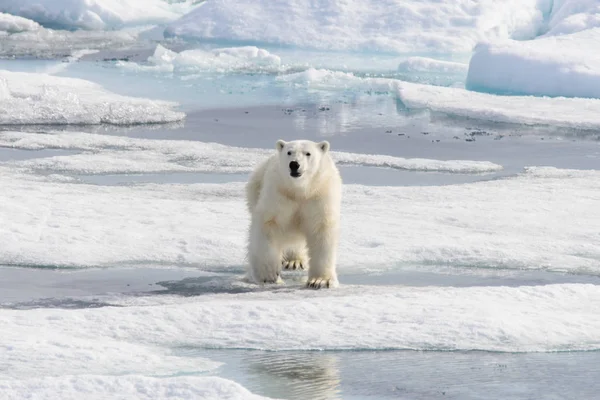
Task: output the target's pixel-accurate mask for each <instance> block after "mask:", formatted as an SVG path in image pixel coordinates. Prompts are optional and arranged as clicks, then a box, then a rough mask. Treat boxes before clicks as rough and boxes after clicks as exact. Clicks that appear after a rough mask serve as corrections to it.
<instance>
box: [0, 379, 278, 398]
mask: <svg viewBox="0 0 600 400" xmlns="http://www.w3.org/2000/svg"><path fill="white" fill-rule="evenodd" d="M0 391H1V392H2V396H3V397H4V398H6V399H22V398H28V397H31V394H32V393H35V398H36V399H38V400H53V399H57V398H60V399H61V400H80V399H82V398H86V399H88V400H105V399H109V398H110V399H113V400H162V399H177V400H186V399H187V400H261V399H265V400H267V399H268V398H267V397H262V396H257V395H254V394H252V393H250V392H249V391H248V390H247V389H245V388H244V387H242V386H240V385H239V384H237V383H235V382H233V381H230V380H227V379H223V378H218V377H189V376H188V377H167V378H153V377H148V376H140V375H128V376H102V375H77V376H69V375H66V376H62V377H60V378H30V379H14V380H6V381H3V380H0Z"/></svg>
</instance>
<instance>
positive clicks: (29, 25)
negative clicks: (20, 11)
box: [0, 12, 41, 33]
mask: <svg viewBox="0 0 600 400" xmlns="http://www.w3.org/2000/svg"><path fill="white" fill-rule="evenodd" d="M40 28H41V26H40V25H39V24H38V23H37V22H34V21H32V20H30V19H27V18H22V17H17V16H14V15H10V14H5V13H1V12H0V31H4V32H8V33H15V32H25V31H37V30H38V29H40Z"/></svg>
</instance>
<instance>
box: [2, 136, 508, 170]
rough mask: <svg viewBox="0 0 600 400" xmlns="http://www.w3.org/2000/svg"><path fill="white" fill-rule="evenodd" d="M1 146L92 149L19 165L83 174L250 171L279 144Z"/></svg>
mask: <svg viewBox="0 0 600 400" xmlns="http://www.w3.org/2000/svg"><path fill="white" fill-rule="evenodd" d="M0 146H1V147H10V148H17V149H28V150H41V149H65V150H83V151H86V153H83V154H76V155H67V156H55V157H45V158H37V159H32V160H26V161H21V162H18V163H16V164H14V165H17V166H20V167H25V168H31V169H36V170H46V171H55V172H68V173H79V174H100V173H142V172H219V173H240V172H244V173H249V172H251V171H252V169H253V168H254V167H255V166H256V165H257V164H258V163H259V162H260V161H261V160H263V159H264V158H265V157H268V156H269V155H270V154H271V153H272V152H273V150H264V149H251V148H243V147H234V146H225V145H220V144H217V143H204V142H199V141H185V140H150V139H134V138H127V137H117V136H106V135H97V134H87V133H76V132H70V133H55V134H37V133H25V132H0ZM331 154H332V155H333V157H334V160H335V161H336V162H337V163H338V164H339V165H355V166H367V167H387V168H394V169H401V170H411V171H438V172H450V173H486V172H494V171H498V170H501V169H502V166H500V165H498V164H494V163H491V162H487V161H470V160H449V161H441V160H428V159H405V158H401V157H392V156H385V155H370V154H357V153H346V152H337V151H332V152H331Z"/></svg>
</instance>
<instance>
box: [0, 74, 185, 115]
mask: <svg viewBox="0 0 600 400" xmlns="http://www.w3.org/2000/svg"><path fill="white" fill-rule="evenodd" d="M175 106H176V104H174V103H169V102H165V101H157V100H149V99H141V98H134V97H127V96H121V95H117V94H114V93H111V92H109V91H107V90H105V89H104V88H102V86H100V85H98V84H96V83H93V82H89V81H85V80H82V79H76V78H63V77H56V76H52V75H48V74H38V73H25V72H9V71H3V70H0V125H21V124H53V125H55V124H57V125H64V124H102V123H104V124H116V125H124V124H141V123H165V122H173V121H179V120H182V119H183V118H185V114H184V113H182V112H178V111H175V110H174V107H175Z"/></svg>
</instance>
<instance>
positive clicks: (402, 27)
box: [165, 0, 551, 53]
mask: <svg viewBox="0 0 600 400" xmlns="http://www.w3.org/2000/svg"><path fill="white" fill-rule="evenodd" d="M550 3H551V2H550V1H541V2H540V1H538V0H509V1H493V0H476V1H471V0H458V1H453V2H443V3H441V2H434V1H402V0H384V1H381V0H367V1H365V0H319V1H314V2H309V3H307V2H306V1H303V0H284V1H278V2H275V3H274V2H272V1H269V0H259V1H256V0H232V1H226V2H225V1H210V0H209V1H206V2H205V3H204V4H202V5H200V6H199V7H198V8H197V9H195V10H194V11H192V12H190V13H189V14H187V15H185V16H183V17H182V18H181V19H179V20H178V21H175V22H173V23H171V24H170V25H169V26H168V27H167V29H166V30H165V35H166V36H180V37H185V38H195V39H202V40H212V41H219V42H221V41H222V42H248V43H253V44H257V43H261V44H277V45H290V46H298V47H302V48H311V49H315V48H316V49H323V50H367V51H388V52H395V53H402V52H414V51H429V52H440V53H448V52H468V51H470V50H471V48H472V47H473V46H474V45H475V44H476V43H477V42H478V41H480V40H482V39H492V38H515V39H530V38H533V37H535V36H536V34H537V32H538V31H539V30H540V29H541V27H542V25H543V20H544V18H543V15H544V11H545V9H547V8H549V7H550Z"/></svg>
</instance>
